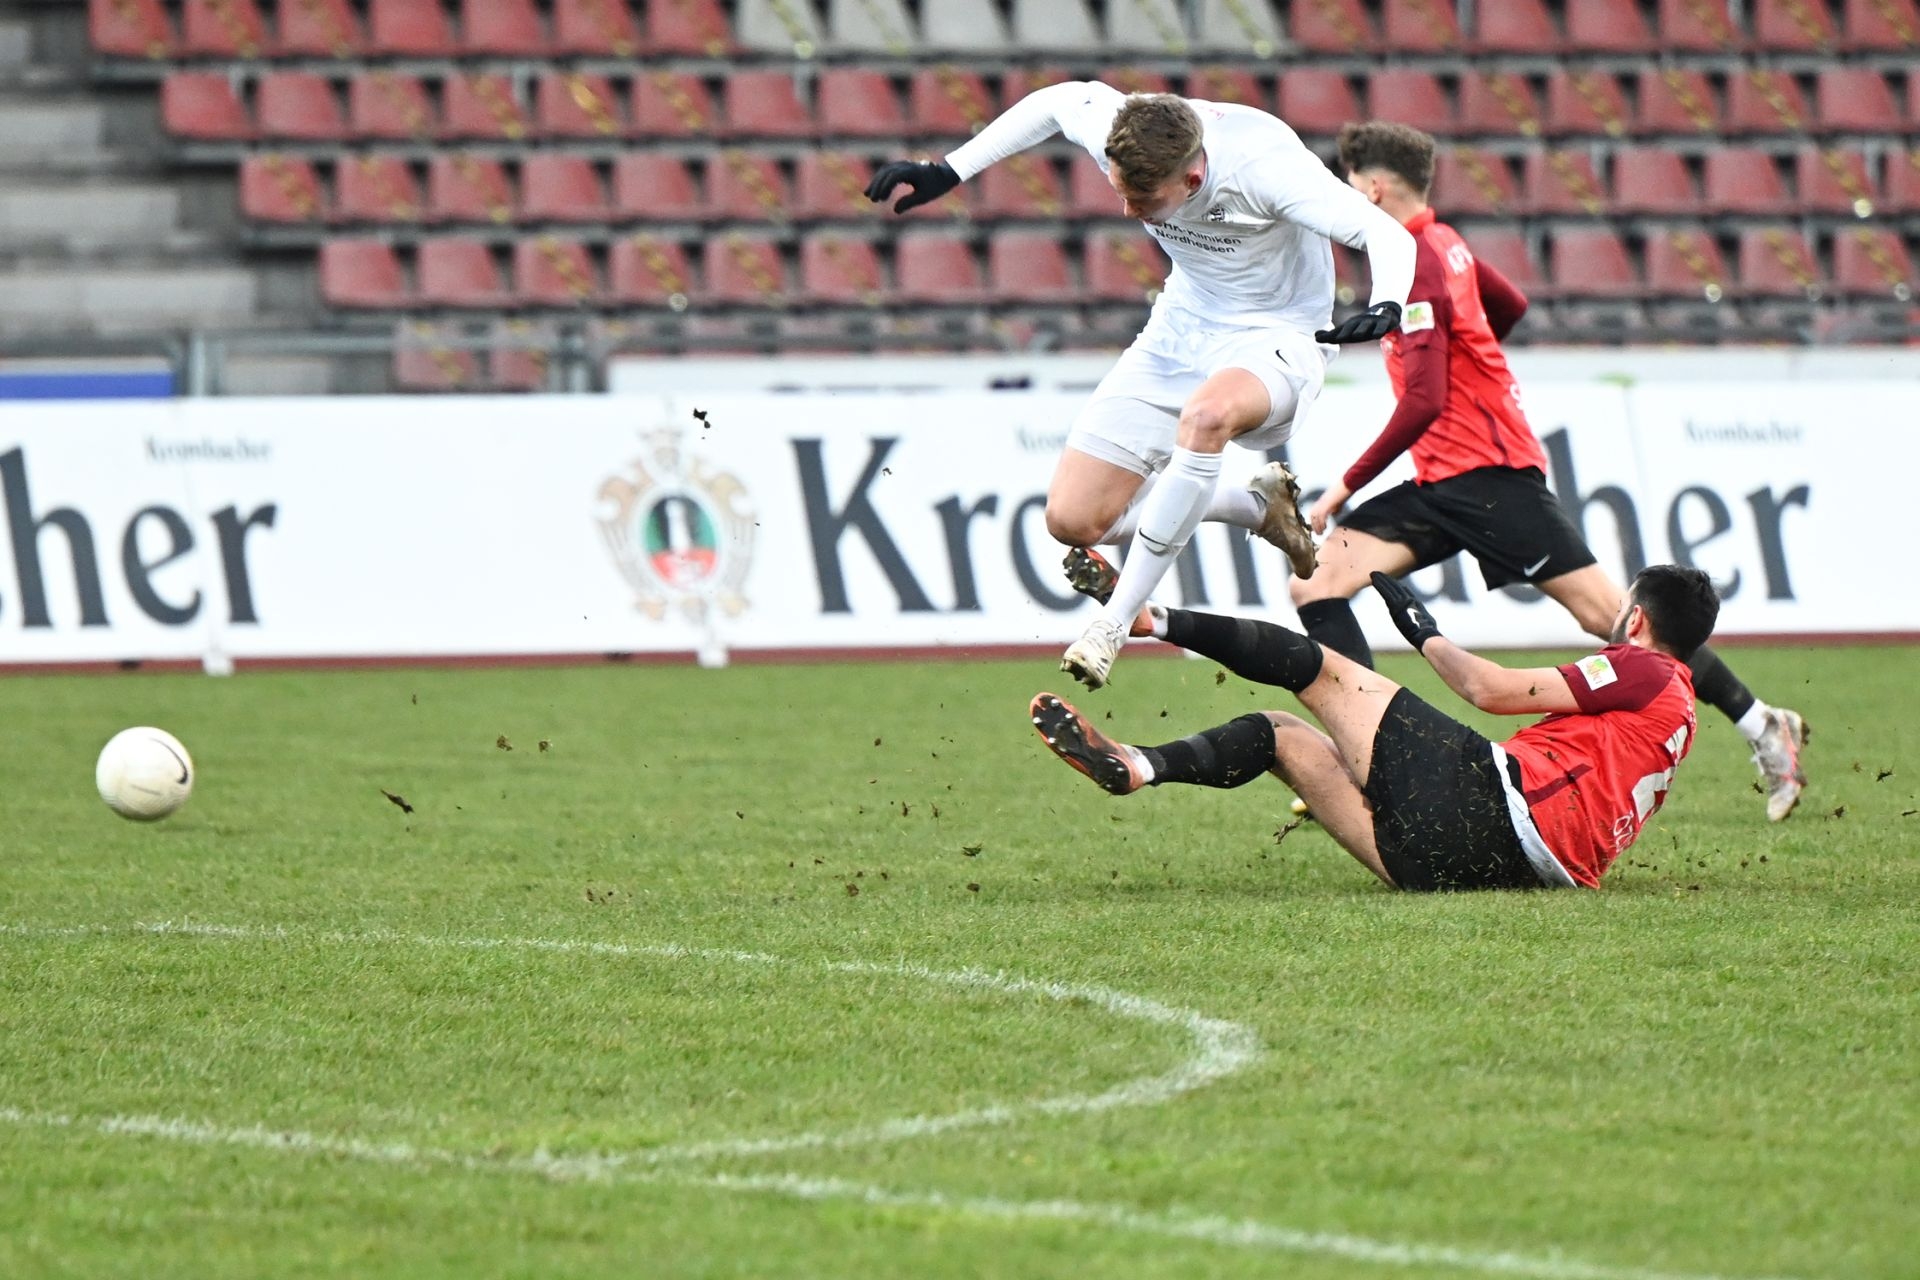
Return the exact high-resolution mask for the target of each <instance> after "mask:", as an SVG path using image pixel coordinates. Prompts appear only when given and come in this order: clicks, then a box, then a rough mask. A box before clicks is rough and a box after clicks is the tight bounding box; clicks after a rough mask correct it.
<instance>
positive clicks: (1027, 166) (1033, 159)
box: [974, 151, 1098, 218]
mask: <svg viewBox="0 0 1920 1280" xmlns="http://www.w3.org/2000/svg"><path fill="white" fill-rule="evenodd" d="M1096 172H1098V170H1096ZM974 181H975V182H976V183H977V184H978V186H979V196H980V200H979V204H978V206H977V212H978V213H979V215H980V216H981V217H983V218H1058V217H1060V216H1061V215H1062V214H1064V213H1065V212H1066V209H1067V193H1066V188H1065V187H1064V186H1063V185H1062V183H1061V181H1060V175H1059V174H1058V173H1056V172H1055V171H1054V168H1053V166H1052V165H1051V164H1049V163H1048V162H1047V157H1046V156H1045V155H1041V154H1036V153H1034V152H1031V151H1025V152H1021V153H1020V154H1019V155H1016V156H1009V157H1008V158H1007V159H1005V160H1002V161H1001V162H1000V163H999V164H996V165H994V166H993V167H992V168H990V169H988V170H987V171H986V172H985V173H983V174H981V175H980V176H979V177H978V178H976V179H974Z"/></svg>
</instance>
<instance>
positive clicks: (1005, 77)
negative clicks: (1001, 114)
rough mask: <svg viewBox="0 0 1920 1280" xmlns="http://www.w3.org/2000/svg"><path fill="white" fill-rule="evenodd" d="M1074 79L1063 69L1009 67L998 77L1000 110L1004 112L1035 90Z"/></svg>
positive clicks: (1072, 75) (1074, 77)
mask: <svg viewBox="0 0 1920 1280" xmlns="http://www.w3.org/2000/svg"><path fill="white" fill-rule="evenodd" d="M1076 78H1078V77H1076V76H1075V75H1074V74H1073V73H1071V72H1069V71H1067V69H1066V68H1064V67H1033V68H1030V69H1029V68H1022V67H1009V68H1008V69H1007V70H1006V71H1005V72H1004V73H1002V75H1001V77H1000V108H1001V110H1003V111H1004V110H1005V109H1006V108H1008V107H1011V106H1012V105H1013V104H1014V103H1016V102H1018V101H1020V99H1022V98H1024V97H1026V96H1027V95H1028V94H1030V93H1032V92H1033V91H1034V90H1036V89H1044V88H1046V87H1047V86H1048V85H1050V84H1059V83H1060V82H1061V81H1062V80H1073V79H1076Z"/></svg>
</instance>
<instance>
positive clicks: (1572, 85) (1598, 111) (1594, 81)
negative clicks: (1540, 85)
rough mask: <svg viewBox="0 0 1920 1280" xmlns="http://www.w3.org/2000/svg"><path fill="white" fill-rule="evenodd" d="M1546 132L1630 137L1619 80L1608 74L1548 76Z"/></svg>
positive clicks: (1578, 73)
mask: <svg viewBox="0 0 1920 1280" xmlns="http://www.w3.org/2000/svg"><path fill="white" fill-rule="evenodd" d="M1546 132H1547V134H1548V135H1549V136H1551V137H1566V136H1567V135H1569V134H1601V133H1603V134H1605V135H1607V136H1608V137H1610V138H1624V137H1625V136H1626V134H1627V98H1626V95H1625V94H1624V93H1623V92H1621V89H1620V81H1619V80H1618V79H1617V78H1616V77H1614V76H1613V75H1612V74H1610V73H1608V72H1605V71H1556V72H1554V73H1553V74H1552V75H1551V76H1549V77H1547V120H1546Z"/></svg>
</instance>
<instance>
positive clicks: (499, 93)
mask: <svg viewBox="0 0 1920 1280" xmlns="http://www.w3.org/2000/svg"><path fill="white" fill-rule="evenodd" d="M440 131H441V135H442V136H443V137H447V138H474V139H480V140H483V141H488V142H520V141H523V140H525V139H526V138H527V137H528V135H530V134H531V133H532V132H533V130H532V127H531V123H530V122H529V121H528V119H527V111H526V108H525V107H524V106H522V105H521V103H520V99H519V98H518V97H517V96H515V94H514V91H513V81H511V80H509V79H508V78H507V77H506V76H503V75H491V74H479V75H464V74H461V73H458V72H455V73H454V74H452V75H449V76H448V77H447V82H446V85H445V88H444V89H443V91H442V99H441V117H440Z"/></svg>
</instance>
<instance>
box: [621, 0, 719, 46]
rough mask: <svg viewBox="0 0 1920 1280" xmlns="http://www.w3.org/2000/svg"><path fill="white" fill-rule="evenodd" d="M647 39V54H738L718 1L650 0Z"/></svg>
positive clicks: (644, 41)
mask: <svg viewBox="0 0 1920 1280" xmlns="http://www.w3.org/2000/svg"><path fill="white" fill-rule="evenodd" d="M643 8H644V9H645V12H646V15H647V28H646V37H645V38H644V39H643V40H642V41H641V42H640V44H641V47H642V48H644V49H645V50H646V51H647V52H648V53H649V54H692V55H695V56H699V57H706V58H720V57H725V56H726V55H727V54H730V53H733V52H736V51H737V46H736V45H735V44H734V41H733V29H732V28H731V27H729V26H728V25H727V15H726V13H725V12H724V11H723V10H722V9H721V7H720V0H650V3H648V4H646V5H644V6H643Z"/></svg>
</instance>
